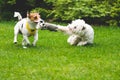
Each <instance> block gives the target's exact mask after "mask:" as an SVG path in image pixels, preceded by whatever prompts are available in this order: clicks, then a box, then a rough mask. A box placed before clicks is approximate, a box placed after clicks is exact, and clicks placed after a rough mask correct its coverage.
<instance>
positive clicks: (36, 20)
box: [14, 12, 44, 48]
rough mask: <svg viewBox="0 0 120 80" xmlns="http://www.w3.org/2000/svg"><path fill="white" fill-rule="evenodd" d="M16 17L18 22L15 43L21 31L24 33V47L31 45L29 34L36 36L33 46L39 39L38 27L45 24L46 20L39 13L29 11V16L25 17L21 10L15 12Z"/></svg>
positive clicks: (15, 29)
mask: <svg viewBox="0 0 120 80" xmlns="http://www.w3.org/2000/svg"><path fill="white" fill-rule="evenodd" d="M14 17H18V20H19V21H18V22H17V24H16V25H15V27H14V43H17V36H18V34H19V33H21V34H22V35H23V42H22V45H23V48H27V47H26V45H30V41H29V39H28V37H29V36H34V41H33V43H32V44H33V46H35V45H36V42H37V40H38V29H39V28H40V27H42V26H44V21H43V20H42V19H41V18H40V15H39V13H27V18H23V19H22V16H21V15H20V13H19V12H15V13H14Z"/></svg>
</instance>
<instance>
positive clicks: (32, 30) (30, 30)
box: [26, 22, 37, 35]
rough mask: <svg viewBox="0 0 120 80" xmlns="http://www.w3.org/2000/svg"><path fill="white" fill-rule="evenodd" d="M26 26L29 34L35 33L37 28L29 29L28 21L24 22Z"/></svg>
mask: <svg viewBox="0 0 120 80" xmlns="http://www.w3.org/2000/svg"><path fill="white" fill-rule="evenodd" d="M26 28H27V30H28V32H29V34H30V35H34V34H35V33H36V30H37V29H31V28H30V25H29V23H28V22H26Z"/></svg>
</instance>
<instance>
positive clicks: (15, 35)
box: [14, 29, 19, 44]
mask: <svg viewBox="0 0 120 80" xmlns="http://www.w3.org/2000/svg"><path fill="white" fill-rule="evenodd" d="M18 33H19V30H18V29H15V30H14V44H16V43H17V36H18Z"/></svg>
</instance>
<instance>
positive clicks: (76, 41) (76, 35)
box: [57, 19, 94, 46]
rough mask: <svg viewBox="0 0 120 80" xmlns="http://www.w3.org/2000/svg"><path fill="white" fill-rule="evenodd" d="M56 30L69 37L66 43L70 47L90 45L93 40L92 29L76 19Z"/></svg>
mask: <svg viewBox="0 0 120 80" xmlns="http://www.w3.org/2000/svg"><path fill="white" fill-rule="evenodd" d="M57 27H58V30H60V31H62V32H65V33H67V34H68V35H69V38H68V40H67V42H68V43H69V44H70V45H77V46H83V45H86V44H92V43H93V40H94V30H93V28H92V27H91V26H90V25H89V24H87V23H85V21H84V20H81V19H77V20H74V21H72V23H71V24H68V25H67V26H60V25H59V26H57Z"/></svg>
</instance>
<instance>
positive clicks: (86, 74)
mask: <svg viewBox="0 0 120 80" xmlns="http://www.w3.org/2000/svg"><path fill="white" fill-rule="evenodd" d="M14 25H15V23H14V22H0V80H120V37H119V36H120V28H118V27H102V26H99V27H98V26H97V27H95V26H94V30H95V41H94V44H93V45H89V46H84V47H76V46H70V45H69V44H68V43H67V42H66V40H67V37H68V36H67V35H64V34H63V33H61V32H50V31H46V30H45V31H39V40H38V42H37V46H36V47H32V46H30V47H29V48H27V49H23V48H22V45H21V41H22V36H21V35H19V36H18V44H17V45H14V44H13V36H14V35H13V28H14ZM32 40H33V39H32V37H31V38H30V41H32Z"/></svg>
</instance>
